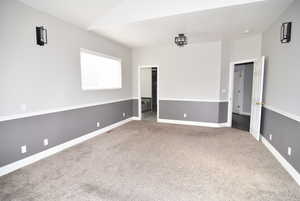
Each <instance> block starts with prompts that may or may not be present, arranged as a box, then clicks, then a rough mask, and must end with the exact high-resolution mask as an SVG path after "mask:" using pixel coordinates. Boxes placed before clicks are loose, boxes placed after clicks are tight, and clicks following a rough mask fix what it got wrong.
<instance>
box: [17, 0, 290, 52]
mask: <svg viewBox="0 0 300 201" xmlns="http://www.w3.org/2000/svg"><path fill="white" fill-rule="evenodd" d="M20 1H22V2H23V3H25V4H27V5H29V6H31V7H33V8H36V9H38V10H41V11H43V12H46V13H48V14H50V15H53V16H56V17H58V18H60V19H62V20H64V21H67V22H70V23H72V24H75V25H77V26H80V27H81V28H84V29H86V30H89V31H92V32H95V33H98V34H100V35H104V36H106V37H108V38H110V39H112V40H115V41H117V42H119V43H122V44H124V45H127V46H129V47H144V46H154V45H161V44H166V45H168V44H169V45H170V44H173V39H174V36H175V35H177V34H178V33H185V34H186V35H187V36H188V40H189V43H194V42H201V41H213V40H221V39H235V38H241V37H246V36H249V35H252V34H256V33H261V32H263V31H264V30H265V29H266V28H267V27H268V26H270V25H271V23H272V22H273V21H275V19H276V18H277V17H279V16H280V14H281V13H282V12H283V11H284V10H285V9H286V8H287V7H288V6H289V5H290V3H291V2H293V0H186V1H182V0H151V1H149V0H84V1H82V0H20Z"/></svg>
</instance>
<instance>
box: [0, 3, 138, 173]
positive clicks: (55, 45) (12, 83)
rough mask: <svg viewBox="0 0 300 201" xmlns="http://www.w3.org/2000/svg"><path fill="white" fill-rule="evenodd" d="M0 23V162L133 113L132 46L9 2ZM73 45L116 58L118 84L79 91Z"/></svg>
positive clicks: (0, 13)
mask: <svg viewBox="0 0 300 201" xmlns="http://www.w3.org/2000/svg"><path fill="white" fill-rule="evenodd" d="M0 24H1V29H0V44H1V45H0V142H1V145H0V167H1V166H4V165H7V164H9V163H12V162H15V161H18V160H20V159H23V158H26V157H28V156H31V155H33V154H36V153H39V152H41V151H44V150H46V149H49V148H52V147H54V146H58V145H60V144H62V143H65V142H68V141H70V140H73V139H77V138H78V137H81V136H84V135H86V134H88V133H90V132H93V131H96V130H99V129H101V128H104V127H107V126H109V125H114V124H116V123H117V122H120V121H122V120H124V119H128V118H130V117H131V116H132V114H133V102H134V101H133V100H131V97H132V90H131V80H132V78H131V77H132V74H131V49H129V48H127V47H124V46H122V45H120V44H117V43H115V42H112V41H110V40H108V39H106V38H103V37H100V36H98V35H96V34H93V33H90V32H88V31H85V30H83V29H80V28H78V27H76V26H73V25H71V24H68V23H65V22H64V21H61V20H59V19H57V18H55V17H52V16H50V15H47V14H45V13H42V12H39V11H37V10H35V9H33V8H31V7H28V6H25V5H24V4H22V3H20V2H19V1H15V0H1V1H0ZM41 25H44V26H45V27H46V28H47V31H48V44H47V45H45V46H43V47H41V46H38V45H36V38H35V37H36V35H35V28H36V26H41ZM80 48H85V49H89V50H93V51H97V52H100V53H103V54H107V55H112V56H114V57H118V58H121V59H122V89H117V90H95V91H83V90H82V89H81V79H80V76H81V75H80ZM123 113H124V116H123ZM97 122H99V124H100V125H99V126H97ZM44 139H48V141H49V145H48V146H44V145H43V140H44ZM23 145H26V146H27V152H26V153H24V154H21V146H23Z"/></svg>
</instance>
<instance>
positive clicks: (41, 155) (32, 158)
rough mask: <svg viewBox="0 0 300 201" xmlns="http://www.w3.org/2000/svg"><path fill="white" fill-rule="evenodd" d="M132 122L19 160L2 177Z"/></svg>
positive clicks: (4, 167) (1, 169)
mask: <svg viewBox="0 0 300 201" xmlns="http://www.w3.org/2000/svg"><path fill="white" fill-rule="evenodd" d="M132 120H133V118H129V119H125V120H122V121H120V122H118V123H115V124H112V125H110V126H107V127H104V128H101V129H99V130H96V131H93V132H91V133H88V134H86V135H83V136H81V137H78V138H75V139H73V140H70V141H68V142H65V143H63V144H60V145H57V146H55V147H52V148H50V149H47V150H45V151H42V152H39V153H37V154H34V155H31V156H29V157H27V158H24V159H22V160H19V161H16V162H13V163H11V164H8V165H6V166H3V167H1V168H0V176H3V175H5V174H8V173H10V172H13V171H15V170H17V169H20V168H22V167H25V166H27V165H30V164H32V163H34V162H37V161H39V160H41V159H44V158H47V157H49V156H51V155H53V154H56V153H58V152H61V151H63V150H65V149H67V148H70V147H72V146H75V145H77V144H79V143H82V142H84V141H86V140H89V139H91V138H93V137H96V136H98V135H101V134H103V133H105V132H107V131H109V130H112V129H114V128H117V127H119V126H121V125H123V124H126V123H127V122H130V121H132Z"/></svg>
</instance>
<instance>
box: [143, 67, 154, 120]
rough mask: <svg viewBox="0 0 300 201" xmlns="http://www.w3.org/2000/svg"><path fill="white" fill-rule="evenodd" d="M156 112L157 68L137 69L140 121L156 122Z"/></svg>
mask: <svg viewBox="0 0 300 201" xmlns="http://www.w3.org/2000/svg"><path fill="white" fill-rule="evenodd" d="M157 110H158V67H140V69H139V111H140V115H139V117H140V119H141V120H144V121H157V116H158V115H157Z"/></svg>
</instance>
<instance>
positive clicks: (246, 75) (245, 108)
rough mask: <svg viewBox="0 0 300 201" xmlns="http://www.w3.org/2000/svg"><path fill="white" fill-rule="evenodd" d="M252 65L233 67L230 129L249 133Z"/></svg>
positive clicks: (243, 64)
mask: <svg viewBox="0 0 300 201" xmlns="http://www.w3.org/2000/svg"><path fill="white" fill-rule="evenodd" d="M253 67H254V63H253V62H250V63H241V64H236V65H234V76H233V77H234V79H233V80H234V81H233V97H232V100H233V102H232V127H233V128H237V129H241V130H245V131H249V130H250V119H251V101H252V85H253Z"/></svg>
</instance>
